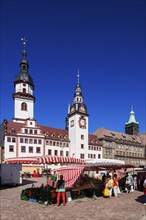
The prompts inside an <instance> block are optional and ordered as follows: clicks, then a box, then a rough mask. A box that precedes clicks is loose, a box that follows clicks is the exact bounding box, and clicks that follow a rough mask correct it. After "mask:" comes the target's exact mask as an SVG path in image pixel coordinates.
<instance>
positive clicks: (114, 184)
mask: <svg viewBox="0 0 146 220" xmlns="http://www.w3.org/2000/svg"><path fill="white" fill-rule="evenodd" d="M113 181H114V183H113V191H114V196H115V197H117V196H118V186H119V182H118V178H117V174H114V179H113Z"/></svg>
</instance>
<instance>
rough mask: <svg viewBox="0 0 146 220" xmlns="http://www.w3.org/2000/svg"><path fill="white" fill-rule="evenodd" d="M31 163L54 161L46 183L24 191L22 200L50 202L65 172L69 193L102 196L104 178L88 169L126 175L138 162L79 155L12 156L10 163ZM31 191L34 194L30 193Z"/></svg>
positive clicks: (83, 195) (8, 161)
mask: <svg viewBox="0 0 146 220" xmlns="http://www.w3.org/2000/svg"><path fill="white" fill-rule="evenodd" d="M27 161H29V162H31V163H34V164H35V163H36V164H41V165H44V164H50V165H52V164H54V165H55V167H53V168H52V169H51V170H50V171H51V172H50V173H49V175H47V184H46V186H43V187H42V188H38V189H26V190H23V192H22V195H21V199H26V200H29V201H30V200H31V201H35V202H39V203H44V202H45V201H47V202H49V203H50V204H52V203H55V202H56V196H57V193H56V191H55V182H56V180H57V179H58V178H59V176H60V175H63V177H64V180H65V181H66V195H68V194H69V195H70V197H71V199H77V198H82V197H85V196H86V197H93V196H102V192H103V189H104V183H103V181H102V179H100V178H96V177H94V176H90V175H88V172H98V171H105V170H106V171H108V172H117V171H118V170H119V171H120V170H122V172H123V174H124V172H125V171H126V169H128V168H134V167H135V165H133V164H129V163H125V162H124V161H121V160H114V159H98V160H81V159H78V158H66V157H49V156H45V157H36V158H25V160H24V158H18V160H17V159H16V158H13V159H9V160H7V161H6V162H7V163H22V162H27ZM30 192H31V193H30Z"/></svg>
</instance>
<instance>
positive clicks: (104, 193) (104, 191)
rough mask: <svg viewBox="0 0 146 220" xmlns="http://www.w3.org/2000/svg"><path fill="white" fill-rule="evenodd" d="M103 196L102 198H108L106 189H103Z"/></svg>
mask: <svg viewBox="0 0 146 220" xmlns="http://www.w3.org/2000/svg"><path fill="white" fill-rule="evenodd" d="M103 196H104V197H107V196H109V192H108V189H107V188H105V189H104V190H103Z"/></svg>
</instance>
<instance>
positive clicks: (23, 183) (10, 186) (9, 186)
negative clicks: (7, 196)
mask: <svg viewBox="0 0 146 220" xmlns="http://www.w3.org/2000/svg"><path fill="white" fill-rule="evenodd" d="M35 183H37V181H34V180H30V179H23V180H22V184H20V185H9V184H7V185H1V186H0V190H4V189H8V188H14V187H19V186H25V185H29V184H35Z"/></svg>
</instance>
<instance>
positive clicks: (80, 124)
mask: <svg viewBox="0 0 146 220" xmlns="http://www.w3.org/2000/svg"><path fill="white" fill-rule="evenodd" d="M79 126H80V128H84V129H85V128H86V119H85V118H82V117H81V118H80V119H79Z"/></svg>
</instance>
